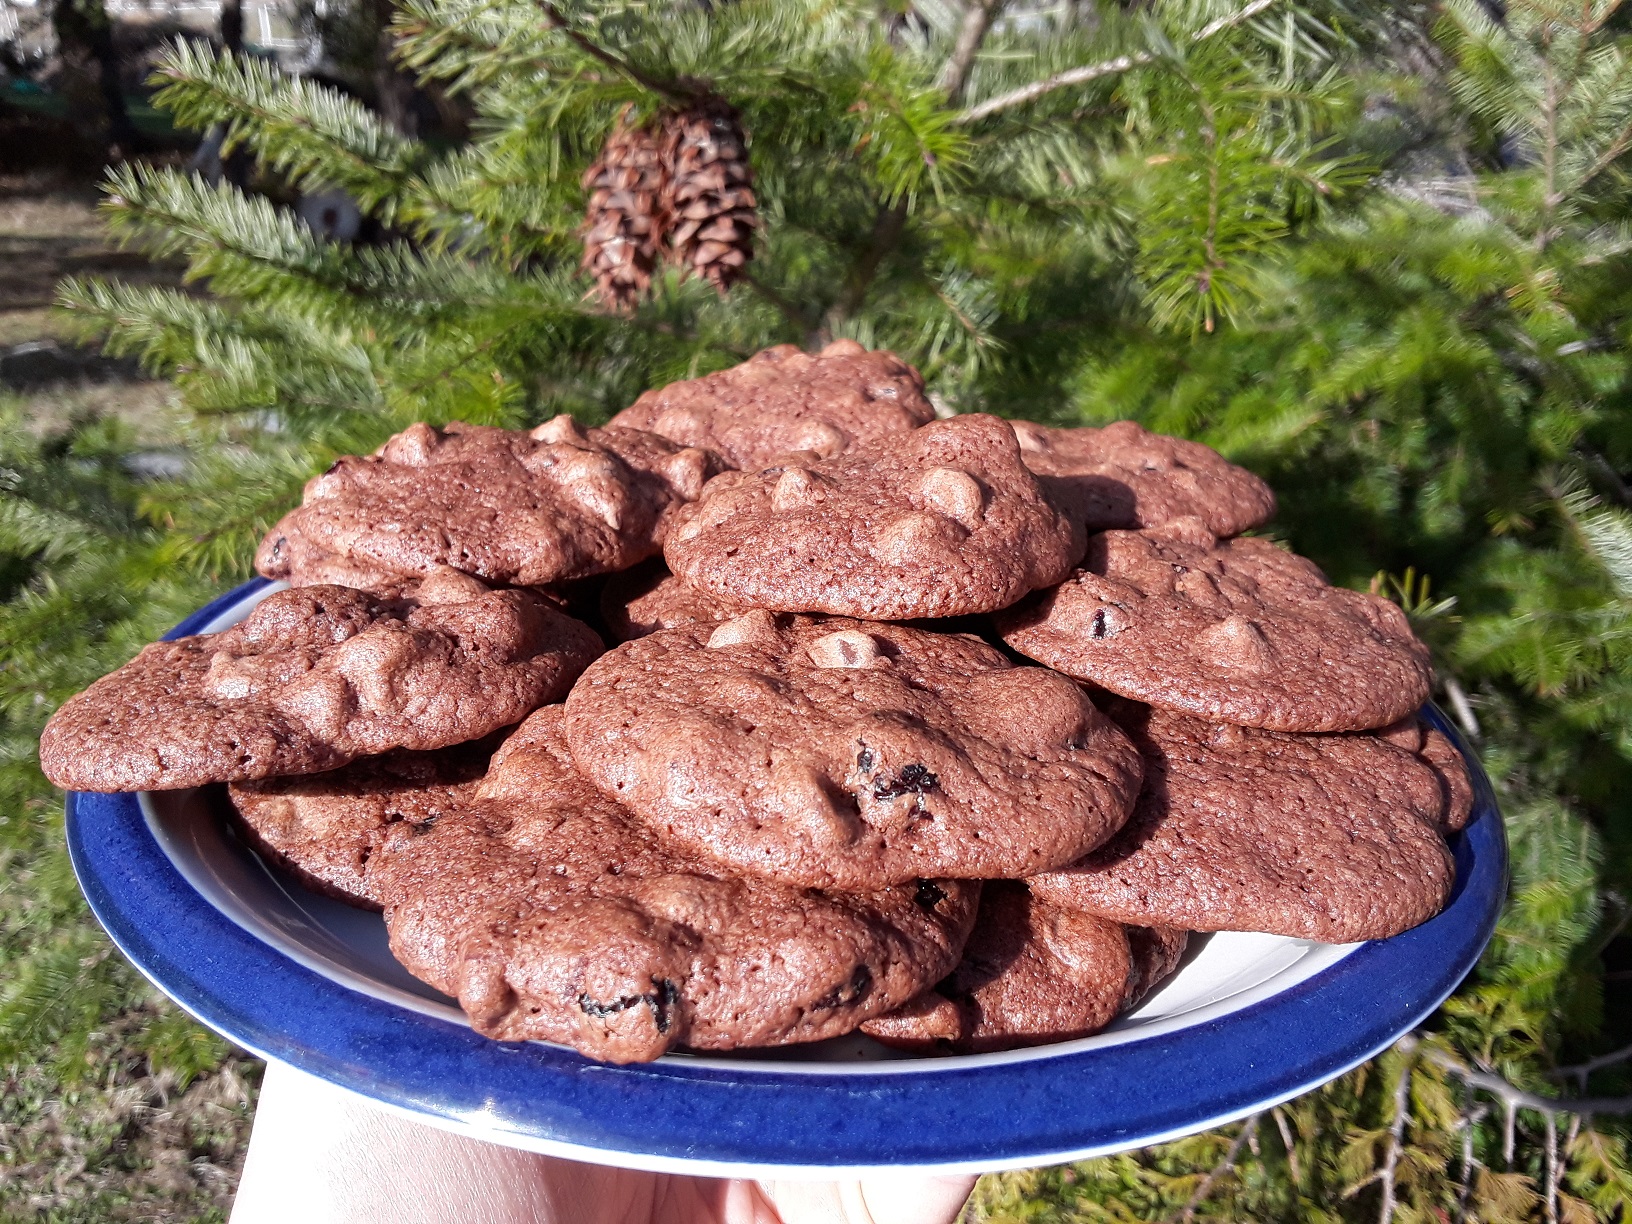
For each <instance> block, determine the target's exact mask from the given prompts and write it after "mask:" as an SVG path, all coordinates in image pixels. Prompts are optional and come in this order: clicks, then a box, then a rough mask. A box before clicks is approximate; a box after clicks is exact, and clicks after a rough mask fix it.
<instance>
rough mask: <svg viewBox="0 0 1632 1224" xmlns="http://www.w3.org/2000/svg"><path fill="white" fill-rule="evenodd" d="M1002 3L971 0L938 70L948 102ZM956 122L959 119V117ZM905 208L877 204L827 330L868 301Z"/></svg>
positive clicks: (903, 202)
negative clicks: (866, 237) (869, 230)
mask: <svg viewBox="0 0 1632 1224" xmlns="http://www.w3.org/2000/svg"><path fill="white" fill-rule="evenodd" d="M1003 3H1004V0H970V5H969V9H968V11H967V12H965V14H964V18H963V24H962V25H961V26H960V27H959V29H958V40H957V43H956V44H955V45H954V46H953V49H952V54H951V56H950V57H949V58H948V59H947V61H946V64H945V65H944V66H943V68H942V69H941V78H940V82H941V87H942V88H943V89H945V90H946V94H947V100H948V101H949V102H954V103H955V102H957V101H958V100H959V99H960V98H961V97H962V96H963V89H964V86H965V85H967V84H968V81H969V70H970V69H971V68H972V67H973V65H974V62H975V56H976V55H978V54H979V53H980V47H981V44H982V43H983V42H985V40H986V34H987V32H988V31H989V30H990V29H991V27H992V18H993V17H994V16H995V15H996V14H997V12H998V10H999V9H1000V8H1001V7H1002V6H1003ZM957 121H958V122H962V119H961V117H960V118H959V119H958V120H957ZM907 208H908V202H907V199H906V197H905V196H903V197H902V198H901V199H899V200H897V201H896V202H895V203H894V204H890V205H884V206H882V207H880V209H879V212H878V216H877V218H876V219H875V220H874V222H873V234H872V239H871V241H870V242H869V243H868V244H867V249H866V250H865V251H864V252H863V253H862V256H861V258H860V259H859V260H857V261H856V266H855V267H854V268H853V269H852V270H851V273H850V278H849V284H848V285H847V286H846V287H845V292H844V296H843V297H841V298H840V299H839V301H838V302H837V303H835V305H834V307H833V309H832V310H831V311H829V322H828V327H829V330H831V327H832V325H833V324H834V323H840V322H843V321H844V320H845V319H848V318H850V317H851V316H852V315H853V314H855V313H856V311H858V310H860V309H861V304H862V303H863V302H864V301H866V300H867V290H868V289H870V288H871V287H872V283H873V279H874V278H875V277H876V276H877V275H878V269H879V267H880V266H881V265H882V264H883V262H884V258H885V256H887V255H888V254H889V253H890V252H891V251H892V250H894V249H895V245H896V243H898V242H899V241H900V240H901V234H902V231H903V230H905V229H906V225H907Z"/></svg>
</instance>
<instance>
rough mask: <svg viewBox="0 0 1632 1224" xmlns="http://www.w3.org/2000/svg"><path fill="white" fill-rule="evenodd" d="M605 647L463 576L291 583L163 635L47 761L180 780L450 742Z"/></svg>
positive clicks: (130, 779)
mask: <svg viewBox="0 0 1632 1224" xmlns="http://www.w3.org/2000/svg"><path fill="white" fill-rule="evenodd" d="M601 649H602V647H601V641H600V639H599V638H598V637H596V635H595V633H594V631H593V630H592V629H590V628H589V626H588V625H585V624H583V623H582V622H580V621H576V620H573V619H572V618H571V617H568V616H563V615H562V614H561V613H559V612H556V611H555V610H553V609H552V608H551V607H549V606H548V604H547V603H546V602H545V601H544V600H543V599H542V598H540V597H539V596H537V595H534V594H532V593H530V592H526V591H517V590H507V591H494V590H489V589H488V588H487V587H486V586H484V585H483V584H482V583H480V582H477V581H476V580H475V579H473V578H469V577H466V576H464V575H445V576H443V577H440V578H438V579H436V580H428V581H426V582H422V583H419V584H417V585H416V586H415V588H414V593H413V594H412V596H409V597H404V598H397V599H386V598H381V597H378V596H374V595H371V594H369V593H367V592H364V591H358V590H353V589H351V588H349V587H339V586H308V587H298V588H296V589H294V590H288V591H278V592H275V593H274V594H272V595H269V596H268V597H267V598H266V599H264V600H263V601H262V602H261V603H260V604H259V605H258V606H257V607H256V608H255V610H254V611H252V612H251V613H250V614H249V616H248V617H247V618H245V619H244V620H243V621H242V622H240V623H239V624H237V625H234V626H232V627H231V628H230V629H225V630H223V631H221V632H220V633H208V634H198V635H196V636H193V637H185V638H180V639H178V640H176V641H173V642H155V643H154V644H153V645H151V646H147V647H145V648H144V649H143V650H142V652H141V653H140V654H139V655H137V656H136V657H135V658H134V659H132V660H131V661H130V662H129V663H127V664H125V665H124V666H123V667H121V668H120V669H119V670H118V671H116V672H114V673H112V674H111V675H108V676H104V677H103V678H102V679H100V680H98V681H97V682H96V683H95V684H93V685H91V687H90V688H88V689H86V690H85V691H84V692H83V693H80V694H79V695H78V696H75V697H71V698H69V699H68V701H66V702H64V703H63V705H62V707H61V708H60V709H59V710H58V711H57V712H56V714H55V715H53V716H52V719H51V721H50V723H48V724H47V725H46V728H45V733H44V734H43V735H42V736H41V739H40V763H41V767H42V768H43V769H44V770H45V774H46V776H47V777H49V778H50V779H51V780H52V781H53V782H54V783H56V784H57V785H58V786H61V787H63V788H64V789H67V790H88V791H140V790H173V789H176V788H178V787H186V786H200V785H203V784H204V783H206V782H238V781H247V780H251V779H256V778H270V777H280V776H284V775H290V774H308V773H317V772H319V771H321V770H325V769H335V768H338V767H339V766H341V765H344V764H346V763H347V762H349V761H351V760H353V759H354V758H356V757H359V756H370V755H373V754H376V753H381V752H389V751H390V750H392V749H394V748H409V749H413V750H416V751H425V750H428V749H433V748H445V747H447V746H449V745H451V744H458V743H463V742H465V741H467V740H473V739H479V738H480V737H482V736H484V735H487V734H488V733H489V732H492V731H496V730H497V729H499V728H500V727H504V726H508V725H510V724H511V723H514V722H517V721H519V720H520V719H521V718H523V717H525V716H526V715H527V714H529V713H530V712H532V711H533V710H535V709H537V708H538V707H539V706H540V705H541V704H543V703H545V702H547V701H552V700H556V699H558V698H559V697H560V696H561V695H562V694H564V693H565V692H566V690H567V689H568V688H569V687H570V686H571V684H572V681H573V679H574V678H575V677H576V676H577V675H578V673H579V672H581V671H582V670H583V669H584V668H585V666H587V665H588V663H589V662H590V660H591V659H593V658H594V657H595V656H596V655H598V654H600V653H601Z"/></svg>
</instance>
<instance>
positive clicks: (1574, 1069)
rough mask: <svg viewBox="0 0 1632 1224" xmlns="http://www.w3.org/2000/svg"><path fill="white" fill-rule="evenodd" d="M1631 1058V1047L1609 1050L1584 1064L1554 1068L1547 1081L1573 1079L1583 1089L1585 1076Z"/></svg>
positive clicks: (1548, 1074)
mask: <svg viewBox="0 0 1632 1224" xmlns="http://www.w3.org/2000/svg"><path fill="white" fill-rule="evenodd" d="M1629 1058H1632V1045H1628V1046H1622V1047H1621V1048H1620V1049H1618V1050H1611V1051H1610V1052H1609V1053H1608V1054H1600V1055H1598V1056H1597V1057H1596V1058H1589V1059H1587V1061H1586V1062H1583V1063H1575V1064H1574V1065H1572V1066H1568V1067H1555V1068H1554V1069H1553V1070H1551V1071H1549V1072H1548V1073H1547V1077H1548V1078H1549V1079H1560V1080H1561V1079H1573V1080H1575V1081H1576V1082H1577V1083H1579V1084H1581V1085H1582V1086H1583V1087H1584V1086H1585V1085H1586V1082H1587V1076H1589V1075H1591V1074H1592V1073H1593V1072H1594V1071H1602V1070H1603V1069H1604V1068H1605V1067H1614V1066H1617V1065H1619V1064H1620V1063H1623V1062H1626V1061H1627V1059H1629Z"/></svg>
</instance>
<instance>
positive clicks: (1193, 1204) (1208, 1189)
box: [1165, 1113, 1264, 1224]
mask: <svg viewBox="0 0 1632 1224" xmlns="http://www.w3.org/2000/svg"><path fill="white" fill-rule="evenodd" d="M1263 1116H1264V1115H1263V1114H1261V1113H1255V1114H1253V1115H1252V1117H1250V1118H1248V1119H1247V1120H1246V1122H1244V1123H1243V1124H1242V1126H1241V1133H1240V1134H1239V1135H1237V1136H1236V1137H1235V1140H1234V1141H1233V1142H1232V1143H1231V1144H1230V1148H1229V1151H1227V1152H1225V1153H1224V1159H1223V1160H1221V1161H1219V1162H1218V1163H1217V1164H1216V1165H1214V1166H1213V1168H1212V1171H1211V1172H1210V1173H1208V1174H1207V1176H1206V1177H1204V1178H1202V1179H1201V1184H1200V1185H1199V1186H1197V1187H1196V1192H1195V1193H1194V1194H1192V1195H1191V1196H1190V1201H1189V1202H1188V1203H1186V1204H1185V1205H1184V1207H1183V1208H1182V1209H1181V1210H1180V1211H1177V1212H1175V1213H1174V1214H1173V1215H1170V1216H1168V1217H1167V1220H1166V1221H1165V1224H1190V1221H1191V1220H1193V1219H1195V1218H1196V1208H1197V1207H1200V1206H1201V1205H1202V1204H1203V1203H1204V1202H1206V1201H1207V1196H1208V1195H1209V1194H1211V1193H1212V1192H1213V1187H1214V1186H1215V1185H1217V1184H1218V1179H1219V1178H1221V1177H1223V1176H1224V1175H1225V1174H1226V1173H1229V1172H1231V1171H1233V1170H1234V1169H1235V1162H1236V1161H1237V1160H1239V1159H1240V1158H1241V1149H1242V1148H1243V1147H1245V1146H1246V1145H1247V1143H1249V1142H1250V1141H1251V1140H1252V1139H1254V1138H1255V1137H1256V1136H1257V1134H1258V1120H1259V1119H1260V1118H1262V1117H1263Z"/></svg>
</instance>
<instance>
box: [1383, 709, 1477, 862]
mask: <svg viewBox="0 0 1632 1224" xmlns="http://www.w3.org/2000/svg"><path fill="white" fill-rule="evenodd" d="M1377 734H1378V735H1380V736H1381V737H1382V738H1384V739H1386V740H1387V741H1388V742H1389V743H1391V744H1394V745H1397V746H1398V747H1401V748H1404V749H1405V750H1406V751H1407V752H1411V753H1415V754H1416V756H1417V757H1418V758H1419V759H1420V760H1421V761H1422V762H1423V763H1424V764H1426V765H1427V766H1429V768H1431V769H1432V770H1433V771H1434V773H1435V774H1436V775H1438V777H1439V789H1440V793H1441V795H1442V796H1443V797H1444V800H1445V814H1444V816H1443V817H1441V819H1440V826H1439V827H1440V830H1441V831H1442V832H1445V833H1456V832H1459V831H1460V830H1462V829H1465V828H1467V825H1468V820H1469V818H1470V817H1471V816H1472V815H1473V782H1472V780H1471V779H1470V778H1469V777H1468V766H1467V762H1465V761H1464V760H1463V759H1462V754H1461V753H1460V752H1458V751H1457V749H1456V745H1455V744H1453V743H1451V741H1450V740H1449V739H1448V738H1446V736H1445V735H1444V734H1443V733H1442V732H1440V731H1438V730H1436V729H1435V728H1433V727H1431V726H1429V725H1428V724H1427V723H1426V722H1424V721H1423V720H1422V719H1420V718H1418V717H1417V716H1416V715H1415V714H1411V715H1408V716H1406V717H1405V718H1402V719H1400V721H1399V722H1397V723H1394V724H1392V725H1390V726H1387V727H1384V728H1383V729H1382V730H1381V731H1379V732H1377Z"/></svg>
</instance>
